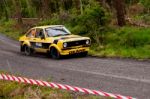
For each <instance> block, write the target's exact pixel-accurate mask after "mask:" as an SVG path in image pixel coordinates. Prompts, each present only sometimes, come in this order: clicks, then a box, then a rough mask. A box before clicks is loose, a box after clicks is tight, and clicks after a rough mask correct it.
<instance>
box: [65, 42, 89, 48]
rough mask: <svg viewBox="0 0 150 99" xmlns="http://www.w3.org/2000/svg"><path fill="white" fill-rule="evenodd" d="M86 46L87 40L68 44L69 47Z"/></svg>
mask: <svg viewBox="0 0 150 99" xmlns="http://www.w3.org/2000/svg"><path fill="white" fill-rule="evenodd" d="M81 45H86V40H81V41H72V42H67V47H73V46H81Z"/></svg>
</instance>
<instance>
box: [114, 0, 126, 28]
mask: <svg viewBox="0 0 150 99" xmlns="http://www.w3.org/2000/svg"><path fill="white" fill-rule="evenodd" d="M114 8H115V9H116V14H117V21H118V25H119V26H124V25H125V24H126V22H125V1H124V0H114Z"/></svg>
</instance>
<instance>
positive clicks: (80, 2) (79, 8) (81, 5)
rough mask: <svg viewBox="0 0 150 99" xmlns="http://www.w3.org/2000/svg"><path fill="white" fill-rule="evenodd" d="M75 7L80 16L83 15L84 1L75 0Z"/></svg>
mask: <svg viewBox="0 0 150 99" xmlns="http://www.w3.org/2000/svg"><path fill="white" fill-rule="evenodd" d="M74 2H75V7H76V8H77V10H78V13H79V14H83V4H82V0H75V1H74Z"/></svg>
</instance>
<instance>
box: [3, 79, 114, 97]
mask: <svg viewBox="0 0 150 99" xmlns="http://www.w3.org/2000/svg"><path fill="white" fill-rule="evenodd" d="M0 99H112V98H105V97H101V96H94V95H87V94H81V93H75V92H71V91H69V92H68V91H65V90H58V89H51V88H47V87H40V86H36V85H34V86H31V85H28V84H20V83H16V82H10V81H2V80H0Z"/></svg>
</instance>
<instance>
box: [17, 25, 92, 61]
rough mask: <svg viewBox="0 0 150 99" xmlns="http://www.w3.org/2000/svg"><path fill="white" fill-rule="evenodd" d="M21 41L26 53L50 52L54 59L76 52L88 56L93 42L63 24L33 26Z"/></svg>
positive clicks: (23, 50) (21, 47)
mask: <svg viewBox="0 0 150 99" xmlns="http://www.w3.org/2000/svg"><path fill="white" fill-rule="evenodd" d="M19 41H20V44H21V46H20V50H21V52H24V53H25V55H31V54H32V53H34V52H42V53H48V54H49V55H50V56H51V57H52V58H54V59H58V58H60V57H61V56H63V55H71V54H76V53H78V54H81V55H84V56H86V55H87V53H88V50H89V46H90V43H91V41H90V38H89V37H81V36H78V35H73V34H71V33H70V31H69V30H68V29H67V28H65V26H63V25H49V26H38V27H34V28H31V29H30V30H29V31H28V32H27V33H26V34H25V35H24V36H22V37H20V39H19Z"/></svg>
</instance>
